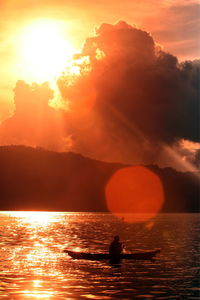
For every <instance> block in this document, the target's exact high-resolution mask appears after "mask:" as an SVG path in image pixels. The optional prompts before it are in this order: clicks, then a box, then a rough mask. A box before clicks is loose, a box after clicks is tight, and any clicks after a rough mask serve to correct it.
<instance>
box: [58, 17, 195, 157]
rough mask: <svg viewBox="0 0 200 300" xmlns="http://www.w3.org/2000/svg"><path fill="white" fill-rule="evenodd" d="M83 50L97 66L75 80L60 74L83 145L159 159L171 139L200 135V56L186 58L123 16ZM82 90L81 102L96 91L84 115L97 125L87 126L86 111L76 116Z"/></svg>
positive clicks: (94, 151)
mask: <svg viewBox="0 0 200 300" xmlns="http://www.w3.org/2000/svg"><path fill="white" fill-rule="evenodd" d="M99 53H101V55H100V56H99V55H98V54H99ZM81 55H82V56H83V57H84V56H87V57H89V60H90V62H91V69H90V71H89V72H87V73H84V74H82V76H80V77H79V78H78V79H77V80H75V81H74V82H73V83H72V84H70V74H67V73H66V75H65V76H63V77H62V78H60V80H59V81H58V84H59V88H60V91H61V94H62V96H63V97H64V98H65V99H67V101H69V102H70V104H71V112H70V113H69V114H68V116H67V117H66V119H67V120H69V119H70V118H71V119H70V122H69V123H68V126H67V130H69V131H71V132H73V137H74V141H75V144H74V145H75V147H76V150H78V151H80V152H82V151H84V152H86V153H87V154H89V155H93V156H96V157H98V158H101V159H107V160H111V159H112V160H120V161H126V162H132V163H141V162H143V163H153V162H154V163H155V162H156V159H157V155H158V153H160V151H161V149H162V148H163V147H164V146H163V145H168V146H172V145H173V144H174V143H177V140H180V139H187V140H191V141H194V142H197V141H198V139H199V97H198V96H199V95H198V93H199V91H198V76H199V65H200V63H199V61H194V62H190V61H188V62H184V63H181V64H179V62H178V60H177V58H176V57H175V56H173V55H172V54H170V53H166V52H164V51H162V50H161V49H160V48H159V47H157V46H156V44H155V42H154V40H153V38H152V36H151V35H150V34H149V33H148V32H146V31H142V30H140V29H138V28H134V27H132V26H131V25H128V24H127V23H125V22H122V21H121V22H119V23H117V24H116V25H111V24H102V25H101V26H100V28H98V29H97V35H96V36H95V37H91V38H88V39H87V40H86V43H85V45H84V47H83V50H82V53H81ZM81 55H80V57H81ZM80 57H79V58H80ZM87 86H88V89H87V88H86V87H87ZM77 90H78V92H79V94H80V95H82V96H81V101H80V99H79V103H78V106H79V109H80V108H84V107H85V105H86V102H87V101H88V97H90V94H91V91H93V92H92V94H93V97H95V100H94V99H93V107H92V109H91V110H90V112H89V113H88V115H84V124H87V123H88V122H89V124H90V126H89V128H84V127H83V128H82V129H79V130H76V126H77V123H78V122H79V117H78V116H77V118H76V121H75V123H76V124H75V123H74V122H73V118H72V116H74V114H75V115H76V110H77V106H76V105H75V103H76V104H77V99H76V98H77V97H76V96H77V95H75V94H74V93H73V92H74V91H77ZM74 95H75V96H74ZM81 122H83V121H82V120H80V123H81Z"/></svg>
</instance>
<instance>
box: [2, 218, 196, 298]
mask: <svg viewBox="0 0 200 300" xmlns="http://www.w3.org/2000/svg"><path fill="white" fill-rule="evenodd" d="M199 233H200V226H199V215H198V214H160V215H158V216H157V217H156V218H154V219H153V220H151V221H150V222H148V223H144V224H126V223H123V222H122V221H121V220H118V219H117V218H116V217H114V216H112V215H111V214H101V213H98V214H96V213H48V212H46V213H30V212H23V213H22V212H2V213H0V235H1V239H0V243H1V247H0V254H1V259H0V298H1V299H135V298H136V299H138V298H139V299H199V291H200V288H199V282H198V277H199V270H200V266H199V253H198V237H199ZM116 234H119V235H120V237H121V239H122V240H123V242H124V243H125V245H126V250H127V251H131V250H132V251H133V250H135V249H145V250H151V249H155V248H161V253H160V254H158V255H157V256H156V259H155V260H154V261H134V260H133V261H132V260H130V261H122V263H121V264H120V265H118V266H112V265H110V264H109V262H108V261H85V260H79V261H78V260H73V259H72V258H70V257H69V256H68V255H67V254H65V253H63V250H64V249H65V248H68V249H74V248H76V249H77V250H78V249H79V250H84V251H88V252H103V253H106V252H107V250H108V246H109V243H110V242H111V240H112V238H113V236H114V235H116Z"/></svg>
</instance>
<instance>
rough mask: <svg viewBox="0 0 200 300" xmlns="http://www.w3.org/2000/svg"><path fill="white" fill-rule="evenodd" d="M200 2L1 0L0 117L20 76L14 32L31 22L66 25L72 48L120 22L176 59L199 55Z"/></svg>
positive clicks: (178, 0) (17, 42)
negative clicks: (148, 37)
mask: <svg viewBox="0 0 200 300" xmlns="http://www.w3.org/2000/svg"><path fill="white" fill-rule="evenodd" d="M199 3H200V2H199V1H197V0H195V1H190V0H187V1H186V0H185V1H183V0H161V1H156V0H151V1H149V0H142V1H129V0H116V1H115V2H113V1H110V0H96V1H90V0H73V1H72V0H65V1H64V0H56V1H55V0H42V1H36V0H32V1H27V0H6V1H0V28H1V29H0V40H1V44H0V66H1V68H0V103H1V112H0V118H2V115H4V113H5V111H7V110H8V108H7V103H8V98H9V99H10V100H9V101H10V102H12V100H11V99H12V96H13V94H12V91H11V87H13V86H14V85H15V82H16V80H18V79H24V80H26V78H22V74H20V72H19V66H18V61H17V57H16V48H17V47H18V46H19V41H18V40H17V39H16V36H17V35H19V33H20V31H21V30H22V29H23V28H24V27H25V26H26V25H27V24H28V23H30V22H31V21H34V20H37V19H40V18H48V19H53V20H60V21H63V22H64V23H65V24H66V36H67V38H68V39H69V40H70V41H71V42H72V44H73V45H74V47H75V48H76V49H80V47H81V45H82V44H83V43H84V40H85V38H86V37H88V36H92V35H93V34H94V30H95V28H96V27H97V26H99V25H100V24H102V23H113V24H114V23H117V22H118V21H119V20H124V21H126V22H127V23H129V24H136V25H137V26H138V27H140V28H141V29H144V30H146V31H149V32H151V34H152V35H153V37H154V39H155V41H157V42H159V43H160V44H161V45H163V46H164V49H165V51H169V52H170V53H172V54H174V55H176V56H178V58H179V59H180V60H185V59H194V58H197V57H198V53H199V47H198V33H199V32H198V31H199V20H198V19H199V7H198V4H199Z"/></svg>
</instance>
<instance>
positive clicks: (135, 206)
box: [105, 166, 164, 222]
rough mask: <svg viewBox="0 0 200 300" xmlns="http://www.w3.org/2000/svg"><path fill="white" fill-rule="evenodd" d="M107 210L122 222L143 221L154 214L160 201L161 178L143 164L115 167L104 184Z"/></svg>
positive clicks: (161, 197)
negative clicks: (114, 170) (118, 168)
mask: <svg viewBox="0 0 200 300" xmlns="http://www.w3.org/2000/svg"><path fill="white" fill-rule="evenodd" d="M105 195H106V201H107V207H108V209H109V211H110V212H112V213H113V214H115V215H116V216H118V217H120V218H121V219H122V220H123V221H126V222H145V221H148V220H149V219H151V218H152V217H154V216H155V215H156V214H157V213H158V212H159V211H160V209H161V208H162V205H163V203H164V192H163V186H162V183H161V180H160V179H159V177H158V176H157V175H156V174H154V173H153V172H152V171H150V170H149V169H147V168H145V167H141V166H135V167H128V168H123V169H120V170H119V171H117V172H116V173H115V174H114V175H113V176H112V177H111V179H110V180H109V182H108V183H107V185H106V188H105Z"/></svg>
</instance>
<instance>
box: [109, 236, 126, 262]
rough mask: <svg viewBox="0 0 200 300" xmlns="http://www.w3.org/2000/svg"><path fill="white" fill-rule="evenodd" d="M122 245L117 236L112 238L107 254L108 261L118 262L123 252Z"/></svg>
mask: <svg viewBox="0 0 200 300" xmlns="http://www.w3.org/2000/svg"><path fill="white" fill-rule="evenodd" d="M123 248H124V246H123V244H122V243H121V242H120V238H119V236H118V235H116V236H114V239H113V241H112V242H111V244H110V247H109V254H110V259H111V260H112V261H119V260H120V254H121V253H122V251H123Z"/></svg>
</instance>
